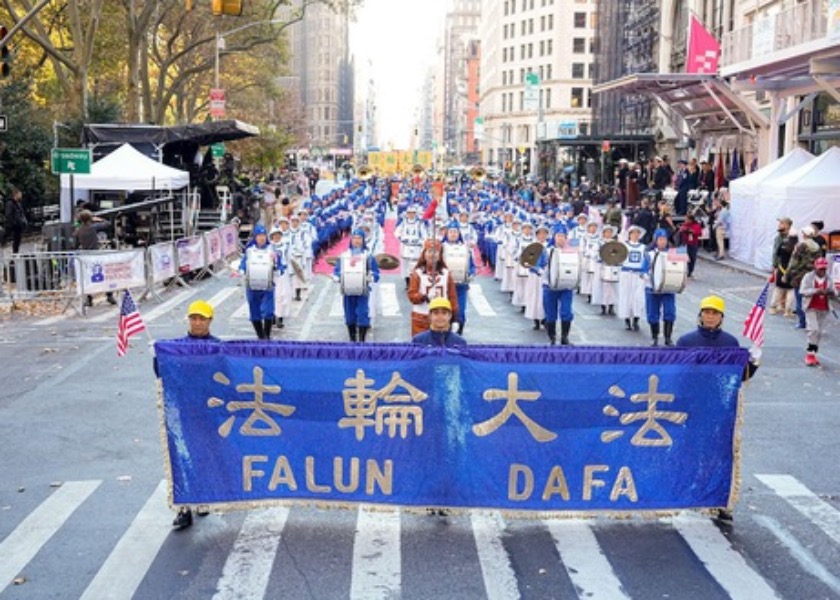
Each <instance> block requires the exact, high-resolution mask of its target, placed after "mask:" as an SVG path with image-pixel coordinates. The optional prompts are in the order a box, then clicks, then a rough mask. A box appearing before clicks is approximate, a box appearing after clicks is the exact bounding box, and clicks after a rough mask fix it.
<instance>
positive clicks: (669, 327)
mask: <svg viewBox="0 0 840 600" xmlns="http://www.w3.org/2000/svg"><path fill="white" fill-rule="evenodd" d="M673 333H674V322H673V321H665V345H666V346H673V345H674V340H673V339H672V338H671V336H672V335H673Z"/></svg>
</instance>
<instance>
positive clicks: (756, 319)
mask: <svg viewBox="0 0 840 600" xmlns="http://www.w3.org/2000/svg"><path fill="white" fill-rule="evenodd" d="M769 296H770V282H767V283H765V284H764V289H763V290H761V293H760V294H759V295H758V300H756V301H755V304H754V305H753V307H752V309H751V310H750V314H748V315H747V320H746V321H744V333H743V335H744V337H746V338H748V339H749V340H750V341H751V342H752V343H753V344H755V345H756V346H763V345H764V313H765V312H766V311H767V300H768V299H769Z"/></svg>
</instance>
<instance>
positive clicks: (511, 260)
mask: <svg viewBox="0 0 840 600" xmlns="http://www.w3.org/2000/svg"><path fill="white" fill-rule="evenodd" d="M521 235H522V221H520V219H519V217H514V219H513V221H512V222H511V228H510V230H509V231H507V232H506V234H505V238H504V240H503V242H502V243H503V245H504V257H505V266H504V269H503V270H502V285H501V290H502V291H503V292H510V293H511V294H512V293H513V288H514V283H515V282H516V266H517V262H516V248H517V247H518V245H519V238H520V236H521Z"/></svg>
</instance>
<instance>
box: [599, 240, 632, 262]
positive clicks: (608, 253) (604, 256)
mask: <svg viewBox="0 0 840 600" xmlns="http://www.w3.org/2000/svg"><path fill="white" fill-rule="evenodd" d="M598 254H599V255H600V256H601V262H603V263H604V264H605V265H609V266H611V267H617V266H619V265H620V264H621V263H623V262H624V261H625V260H627V246H625V245H624V244H622V243H621V242H619V241H616V240H613V241H610V242H607V243H606V244H604V245H603V246H601V249H600V250H599V251H598Z"/></svg>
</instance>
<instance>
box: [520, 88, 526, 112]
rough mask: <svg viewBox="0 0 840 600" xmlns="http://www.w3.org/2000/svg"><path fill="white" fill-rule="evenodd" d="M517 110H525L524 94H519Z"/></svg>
mask: <svg viewBox="0 0 840 600" xmlns="http://www.w3.org/2000/svg"><path fill="white" fill-rule="evenodd" d="M519 110H525V92H519Z"/></svg>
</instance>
